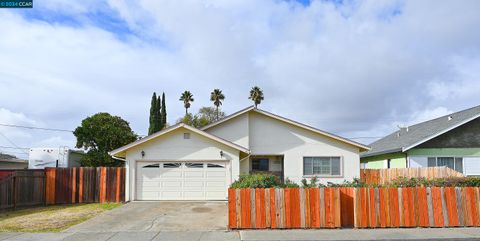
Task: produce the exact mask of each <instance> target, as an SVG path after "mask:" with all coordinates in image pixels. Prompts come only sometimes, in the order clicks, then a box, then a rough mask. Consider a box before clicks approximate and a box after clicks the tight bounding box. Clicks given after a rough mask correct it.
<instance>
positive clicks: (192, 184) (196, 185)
mask: <svg viewBox="0 0 480 241" xmlns="http://www.w3.org/2000/svg"><path fill="white" fill-rule="evenodd" d="M203 186H204V182H203V181H196V182H190V181H185V182H184V183H183V188H184V189H188V190H192V189H193V190H198V188H203Z"/></svg>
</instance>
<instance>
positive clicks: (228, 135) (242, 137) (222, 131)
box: [205, 113, 249, 148]
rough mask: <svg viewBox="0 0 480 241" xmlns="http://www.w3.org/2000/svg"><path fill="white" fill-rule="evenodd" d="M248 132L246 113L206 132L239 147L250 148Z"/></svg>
mask: <svg viewBox="0 0 480 241" xmlns="http://www.w3.org/2000/svg"><path fill="white" fill-rule="evenodd" d="M248 130H249V119H248V113H245V114H242V115H239V116H237V117H236V118H233V119H231V120H229V121H228V124H227V123H226V124H224V125H223V124H222V125H216V126H213V127H211V128H209V129H207V130H205V131H206V132H208V133H210V134H213V135H215V136H218V137H221V138H223V139H225V140H228V141H231V142H233V143H235V144H237V145H240V146H243V147H245V148H248V145H249V140H248Z"/></svg>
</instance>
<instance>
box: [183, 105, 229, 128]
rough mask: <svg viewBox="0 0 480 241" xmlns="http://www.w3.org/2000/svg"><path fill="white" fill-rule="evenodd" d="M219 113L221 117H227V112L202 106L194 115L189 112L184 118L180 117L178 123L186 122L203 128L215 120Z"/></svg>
mask: <svg viewBox="0 0 480 241" xmlns="http://www.w3.org/2000/svg"><path fill="white" fill-rule="evenodd" d="M217 114H218V116H219V117H220V118H223V117H225V112H223V111H218V113H217V111H216V110H215V108H213V107H202V108H200V110H198V113H197V114H195V115H192V114H191V113H188V114H186V115H185V116H184V117H183V118H180V119H178V120H177V123H185V124H187V125H190V126H193V127H196V128H201V127H204V126H206V125H208V124H210V123H213V122H215V121H216V119H217Z"/></svg>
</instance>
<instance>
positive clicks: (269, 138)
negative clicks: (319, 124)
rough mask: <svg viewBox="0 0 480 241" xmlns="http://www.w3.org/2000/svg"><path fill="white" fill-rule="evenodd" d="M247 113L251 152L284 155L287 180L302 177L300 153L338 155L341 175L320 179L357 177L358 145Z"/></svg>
mask: <svg viewBox="0 0 480 241" xmlns="http://www.w3.org/2000/svg"><path fill="white" fill-rule="evenodd" d="M249 116H250V121H249V123H250V125H249V126H250V138H249V140H250V150H251V153H252V155H269V154H280V155H284V175H285V177H287V178H289V179H290V180H292V181H294V182H296V183H299V182H300V180H301V179H302V178H303V157H304V156H340V157H341V158H342V176H341V177H320V181H321V182H322V183H326V182H333V183H341V182H343V180H349V181H351V180H352V179H353V178H354V177H359V175H360V157H359V148H358V147H354V146H352V145H349V144H346V143H343V142H340V141H337V140H334V139H332V138H329V137H326V136H323V135H320V134H317V133H314V132H311V131H308V130H306V129H303V128H300V127H297V126H293V125H290V124H288V123H285V122H283V121H280V120H277V119H274V118H271V117H268V116H265V115H262V114H258V113H255V112H250V114H249ZM242 167H243V166H242ZM241 171H242V172H243V171H244V170H241Z"/></svg>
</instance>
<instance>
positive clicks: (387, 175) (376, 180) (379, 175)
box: [360, 167, 463, 185]
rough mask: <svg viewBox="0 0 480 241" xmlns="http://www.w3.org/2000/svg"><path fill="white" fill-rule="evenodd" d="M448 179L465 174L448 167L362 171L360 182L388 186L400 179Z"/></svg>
mask: <svg viewBox="0 0 480 241" xmlns="http://www.w3.org/2000/svg"><path fill="white" fill-rule="evenodd" d="M399 177H406V178H412V177H415V178H421V177H423V178H426V179H434V178H446V177H463V174H462V173H460V172H457V171H455V170H453V169H451V168H448V167H418V168H389V169H361V170H360V180H362V182H364V183H366V184H370V185H378V184H388V183H390V182H391V181H393V180H395V179H397V178H399Z"/></svg>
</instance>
